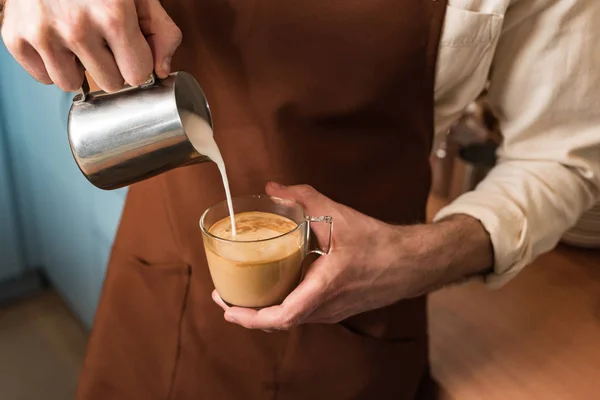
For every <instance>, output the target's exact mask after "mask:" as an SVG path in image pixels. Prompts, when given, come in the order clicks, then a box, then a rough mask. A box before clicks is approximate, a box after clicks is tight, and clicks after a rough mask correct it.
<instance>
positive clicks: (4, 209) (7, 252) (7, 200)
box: [0, 120, 25, 281]
mask: <svg viewBox="0 0 600 400" xmlns="http://www.w3.org/2000/svg"><path fill="white" fill-rule="evenodd" d="M1 122H2V121H1V120H0V281H2V280H5V279H10V278H12V277H15V276H17V275H19V274H20V273H22V272H23V270H24V268H25V260H24V257H23V256H24V254H23V247H22V246H21V235H20V232H19V229H18V228H19V225H18V219H17V208H16V204H15V202H14V198H13V192H12V190H11V189H12V186H13V185H12V179H11V178H12V176H11V174H10V163H9V160H8V149H7V148H8V146H7V145H6V140H5V139H6V137H5V136H4V135H3V130H2V123H1Z"/></svg>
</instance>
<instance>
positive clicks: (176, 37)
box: [171, 24, 183, 46]
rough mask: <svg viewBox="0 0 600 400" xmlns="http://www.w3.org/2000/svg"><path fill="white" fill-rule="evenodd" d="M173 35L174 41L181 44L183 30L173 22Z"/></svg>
mask: <svg viewBox="0 0 600 400" xmlns="http://www.w3.org/2000/svg"><path fill="white" fill-rule="evenodd" d="M171 36H172V37H173V42H174V43H175V44H176V45H177V46H179V45H180V44H181V41H182V40H183V32H181V29H179V27H178V26H177V25H175V24H173V27H172V33H171Z"/></svg>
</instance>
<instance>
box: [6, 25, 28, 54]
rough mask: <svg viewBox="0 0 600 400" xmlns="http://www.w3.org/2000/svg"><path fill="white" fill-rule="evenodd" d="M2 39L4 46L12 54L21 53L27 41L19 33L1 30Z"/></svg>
mask: <svg viewBox="0 0 600 400" xmlns="http://www.w3.org/2000/svg"><path fill="white" fill-rule="evenodd" d="M2 40H3V41H4V45H5V46H6V48H7V49H8V50H9V51H10V52H11V53H12V54H13V55H15V54H22V53H23V52H24V51H25V46H26V45H27V41H26V40H25V39H24V38H23V37H22V36H20V35H17V34H15V33H14V32H11V31H8V30H5V31H2Z"/></svg>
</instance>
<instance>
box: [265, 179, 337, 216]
mask: <svg viewBox="0 0 600 400" xmlns="http://www.w3.org/2000/svg"><path fill="white" fill-rule="evenodd" d="M266 192H267V194H268V195H269V196H274V197H281V198H283V199H292V200H294V201H295V202H296V203H298V204H300V205H301V206H302V207H303V208H304V209H305V210H306V211H307V212H309V213H310V212H311V209H312V208H315V207H318V208H321V209H323V208H325V207H327V206H328V205H329V204H328V203H329V202H330V200H329V199H328V198H327V197H325V196H324V195H322V194H321V193H319V192H317V190H315V189H314V188H313V187H312V186H309V185H295V186H283V185H281V184H279V183H276V182H269V183H268V184H267V187H266ZM327 208H328V207H327Z"/></svg>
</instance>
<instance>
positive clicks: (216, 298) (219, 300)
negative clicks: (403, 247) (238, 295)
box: [212, 290, 230, 311]
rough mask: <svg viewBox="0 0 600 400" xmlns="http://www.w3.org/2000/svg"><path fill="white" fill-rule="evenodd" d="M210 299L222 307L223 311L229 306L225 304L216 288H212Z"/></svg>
mask: <svg viewBox="0 0 600 400" xmlns="http://www.w3.org/2000/svg"><path fill="white" fill-rule="evenodd" d="M212 299H213V301H214V302H215V303H217V305H218V306H219V307H221V308H222V309H223V311H227V310H228V309H229V308H230V307H229V306H228V305H227V304H225V302H224V301H223V299H222V298H221V296H219V293H218V292H217V291H216V290H213V292H212Z"/></svg>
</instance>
